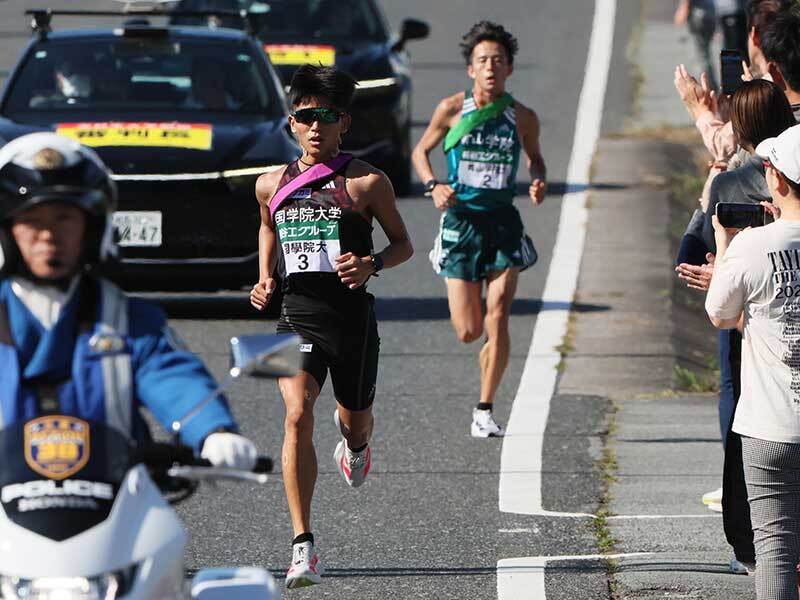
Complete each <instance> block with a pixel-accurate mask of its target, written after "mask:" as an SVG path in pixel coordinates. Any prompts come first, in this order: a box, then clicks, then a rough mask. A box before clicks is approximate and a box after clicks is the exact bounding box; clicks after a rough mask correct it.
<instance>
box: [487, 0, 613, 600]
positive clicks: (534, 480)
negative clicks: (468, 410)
mask: <svg viewBox="0 0 800 600" xmlns="http://www.w3.org/2000/svg"><path fill="white" fill-rule="evenodd" d="M616 10H617V4H616V0H596V1H595V8H594V18H593V22H592V35H591V38H590V40H589V53H588V57H587V59H586V73H585V75H584V81H583V89H582V90H581V95H580V99H579V101H578V115H577V120H576V124H575V137H574V139H573V142H572V156H571V157H570V161H569V166H568V168H567V182H568V183H569V185H568V188H567V189H568V190H569V189H575V190H585V189H586V187H585V186H586V185H588V183H589V175H590V169H591V164H592V157H593V155H594V151H595V147H596V145H597V140H598V138H599V136H600V123H601V120H602V116H603V103H604V99H605V95H606V84H607V83H608V69H609V67H610V64H611V51H612V49H613V44H614V20H615V16H616ZM586 196H587V194H586V191H573V192H569V193H567V194H565V195H564V198H563V201H562V206H561V217H560V221H559V226H558V235H557V237H556V243H555V246H554V248H553V257H552V259H551V262H550V268H549V270H548V274H547V281H546V283H545V288H544V292H543V293H542V302H543V303H551V304H553V305H555V306H558V304H557V303H560V306H561V307H563V308H558V309H555V310H548V311H543V312H540V313H539V315H538V317H537V319H536V327H535V328H534V332H533V338H532V340H531V345H530V349H529V351H528V356H527V358H526V360H525V367H524V369H523V372H522V378H521V379H520V384H519V388H518V390H517V395H516V398H515V399H514V404H513V405H512V408H511V416H510V417H509V422H508V428H507V432H506V436H505V438H503V450H502V454H501V458H500V489H499V505H500V511H501V512H511V513H521V514H529V515H550V516H565V517H566V516H571V517H591V516H593V515H588V514H570V513H556V512H552V511H545V510H544V509H543V507H542V446H543V441H544V432H545V427H546V426H547V416H548V414H549V413H550V400H551V398H552V396H553V392H554V391H555V386H556V379H557V377H558V371H557V370H556V368H557V366H558V364H559V362H560V360H561V356H560V354H559V352H558V351H557V350H556V347H557V346H558V345H559V344H561V341H562V340H563V339H564V335H565V334H566V332H567V321H568V318H569V311H570V309H571V307H572V301H573V299H574V297H575V288H576V286H577V283H578V274H579V272H580V265H581V257H582V255H583V244H584V240H585V238H586V218H587V209H586ZM547 560H552V559H547V558H542V557H539V559H538V560H536V559H530V558H527V559H526V558H513V559H504V560H501V561H499V562H498V563H497V595H498V598H499V599H500V600H504V599H515V600H519V599H521V598H533V599H536V600H538V599H544V598H545V586H544V577H545V575H544V573H545V566H546V564H547Z"/></svg>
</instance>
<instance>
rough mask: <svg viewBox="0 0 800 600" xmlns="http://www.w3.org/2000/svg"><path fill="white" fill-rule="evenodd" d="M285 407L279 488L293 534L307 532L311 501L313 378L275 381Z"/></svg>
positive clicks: (314, 464) (314, 467) (301, 374)
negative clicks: (287, 505)
mask: <svg viewBox="0 0 800 600" xmlns="http://www.w3.org/2000/svg"><path fill="white" fill-rule="evenodd" d="M278 386H279V388H280V390H281V395H282V396H283V401H284V404H285V405H286V420H285V422H284V438H283V485H284V487H285V488H286V501H287V502H288V504H289V514H290V515H291V517H292V528H293V529H294V535H295V536H298V535H300V534H301V533H309V532H311V499H312V497H313V495H314V484H315V483H316V481H317V455H316V452H315V451H314V441H313V434H314V402H315V401H316V399H317V396H319V385H318V384H317V381H316V379H314V377H312V376H311V375H310V374H309V373H307V372H305V371H300V372H299V373H298V374H297V375H295V376H294V377H285V378H281V379H279V380H278Z"/></svg>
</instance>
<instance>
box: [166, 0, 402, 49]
mask: <svg viewBox="0 0 800 600" xmlns="http://www.w3.org/2000/svg"><path fill="white" fill-rule="evenodd" d="M181 9H183V10H235V11H239V10H247V11H248V12H249V13H250V15H252V18H253V20H254V21H255V24H256V29H257V31H256V33H257V34H258V36H259V37H260V38H261V39H263V40H265V41H267V42H308V41H309V40H317V39H319V40H327V41H375V42H384V41H386V39H387V36H386V30H385V27H384V24H383V22H382V20H381V17H380V15H379V14H378V13H377V11H376V9H375V6H374V5H373V4H372V2H371V1H370V0H266V1H260V0H183V1H182V2H181V3H180V5H179V10H181ZM201 21H202V20H201V19H197V18H194V19H193V18H192V17H176V18H175V19H173V22H176V23H185V24H195V25H199V24H202V22H201ZM228 21H229V22H228ZM235 21H239V22H235ZM223 25H225V26H227V27H238V28H241V27H242V26H243V25H242V23H241V20H236V19H228V20H225V19H223Z"/></svg>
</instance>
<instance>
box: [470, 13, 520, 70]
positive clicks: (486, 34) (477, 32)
mask: <svg viewBox="0 0 800 600" xmlns="http://www.w3.org/2000/svg"><path fill="white" fill-rule="evenodd" d="M486 41H489V42H497V43H498V44H500V45H501V46H503V48H505V49H506V55H507V56H508V63H509V64H514V55H515V54H516V53H517V50H519V43H518V42H517V38H515V37H514V36H513V35H511V34H510V33H508V32H507V31H506V30H505V28H504V27H503V26H502V25H498V24H497V23H492V22H491V21H480V22H478V23H475V25H473V26H472V29H470V30H469V31H468V32H467V33H466V34H465V35H464V37H462V38H461V54H462V56H463V57H464V60H465V61H467V65H469V64H470V62H472V51H473V50H474V49H475V46H477V45H478V44H480V43H481V42H486Z"/></svg>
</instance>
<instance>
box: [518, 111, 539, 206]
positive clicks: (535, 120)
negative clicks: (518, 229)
mask: <svg viewBox="0 0 800 600" xmlns="http://www.w3.org/2000/svg"><path fill="white" fill-rule="evenodd" d="M516 112H517V130H518V132H519V136H520V141H521V142H522V149H523V150H525V154H526V155H527V157H528V171H529V173H530V175H531V186H530V188H528V194H529V195H530V197H531V200H533V202H534V203H535V204H541V203H542V202H543V201H544V196H545V193H546V192H547V167H546V166H545V164H544V158H543V157H542V149H541V147H540V145H539V132H540V129H541V128H540V125H539V117H538V116H536V113H535V112H534V111H532V110H531V109H530V108H528V107H526V106H524V105H522V104H520V103H519V102H518V103H517V107H516Z"/></svg>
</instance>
